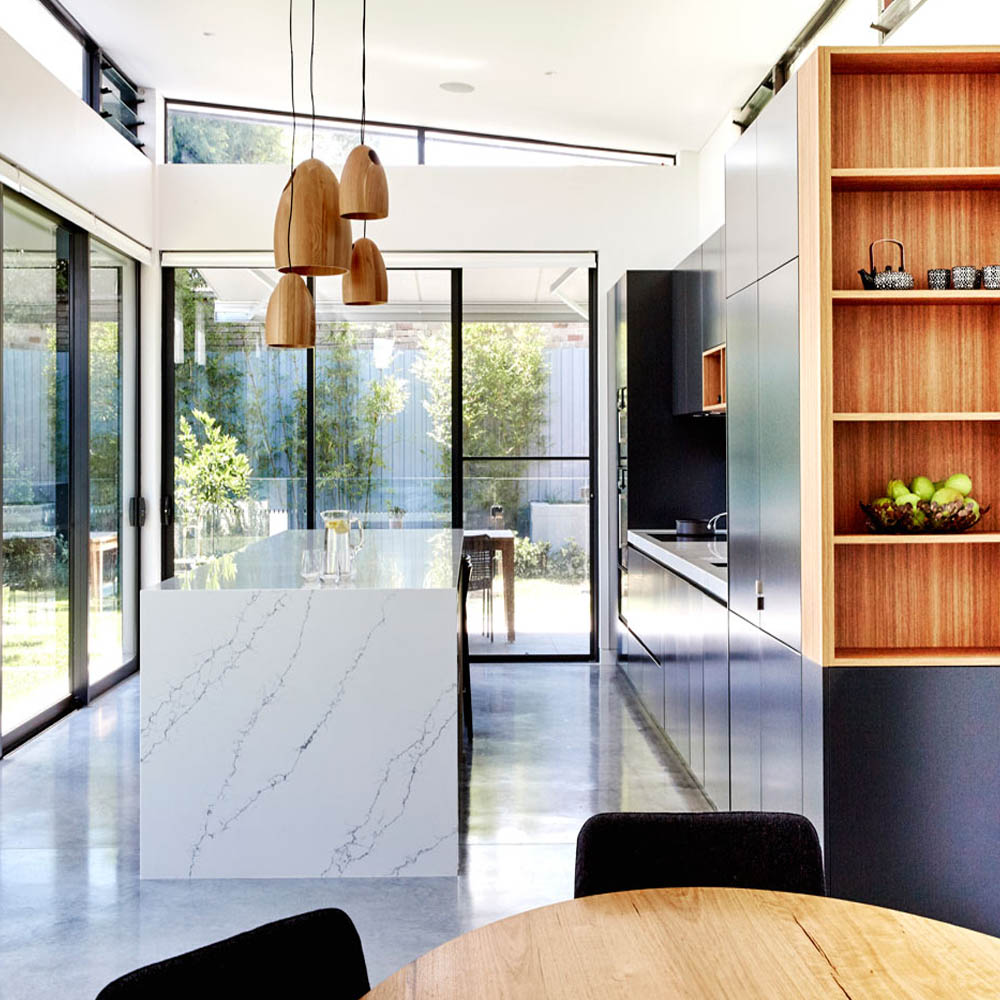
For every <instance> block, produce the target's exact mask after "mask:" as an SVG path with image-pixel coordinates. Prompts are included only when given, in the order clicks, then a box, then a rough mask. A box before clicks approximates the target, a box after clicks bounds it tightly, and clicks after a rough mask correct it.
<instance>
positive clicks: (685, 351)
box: [671, 247, 703, 416]
mask: <svg viewBox="0 0 1000 1000" xmlns="http://www.w3.org/2000/svg"><path fill="white" fill-rule="evenodd" d="M673 274H674V280H673V291H674V294H673V302H674V308H673V329H672V333H671V339H672V342H673V362H674V377H673V411H674V413H675V414H676V415H678V416H680V415H684V414H689V413H699V412H701V409H702V405H701V402H702V398H701V353H702V339H703V331H702V248H701V247H698V249H697V250H695V251H694V252H693V253H691V254H689V255H688V256H687V257H686V258H685V259H684V260H683V261H682V262H681V263H680V265H679V266H678V267H677V268H676V269H675V270H674V272H673Z"/></svg>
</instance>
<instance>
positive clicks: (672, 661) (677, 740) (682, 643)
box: [661, 568, 699, 763]
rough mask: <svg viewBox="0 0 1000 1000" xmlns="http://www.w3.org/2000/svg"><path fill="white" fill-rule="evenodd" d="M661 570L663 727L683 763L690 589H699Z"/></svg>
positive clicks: (687, 754)
mask: <svg viewBox="0 0 1000 1000" xmlns="http://www.w3.org/2000/svg"><path fill="white" fill-rule="evenodd" d="M661 571H662V573H663V574H664V581H665V585H664V593H665V614H666V618H667V623H668V624H667V629H666V634H665V637H664V648H663V675H664V679H663V683H664V692H663V697H664V708H663V728H664V730H665V732H666V734H667V735H668V736H669V737H670V740H671V742H672V743H673V744H674V746H675V747H676V748H677V751H678V753H680V755H681V757H683V758H684V761H685V763H690V760H691V718H690V711H691V709H690V669H691V660H692V657H693V642H692V640H693V638H694V637H693V634H692V633H693V630H692V628H691V621H690V618H689V614H690V610H691V602H692V593H694V594H697V593H699V591H697V590H696V589H695V587H694V585H693V584H691V583H689V582H688V581H687V580H685V579H683V578H682V577H680V576H678V575H677V574H676V573H672V572H670V570H668V569H665V568H661Z"/></svg>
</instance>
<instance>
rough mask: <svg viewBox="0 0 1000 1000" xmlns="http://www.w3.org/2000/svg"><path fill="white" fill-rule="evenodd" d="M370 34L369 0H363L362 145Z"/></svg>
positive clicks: (362, 141) (362, 139) (362, 142)
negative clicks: (367, 42)
mask: <svg viewBox="0 0 1000 1000" xmlns="http://www.w3.org/2000/svg"><path fill="white" fill-rule="evenodd" d="M367 34H368V0H361V145H362V146H363V145H364V144H365V109H366V106H365V78H366V76H367V71H368V53H367V48H366V44H365V43H366V37H367Z"/></svg>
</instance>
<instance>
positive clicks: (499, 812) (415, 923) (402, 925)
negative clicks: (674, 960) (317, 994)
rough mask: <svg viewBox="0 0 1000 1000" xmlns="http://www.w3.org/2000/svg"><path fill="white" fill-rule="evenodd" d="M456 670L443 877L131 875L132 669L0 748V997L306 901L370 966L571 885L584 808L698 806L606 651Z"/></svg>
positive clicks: (60, 987) (70, 991)
mask: <svg viewBox="0 0 1000 1000" xmlns="http://www.w3.org/2000/svg"><path fill="white" fill-rule="evenodd" d="M472 686H473V699H474V718H475V726H476V738H475V744H474V751H473V754H472V759H471V764H470V766H469V769H468V774H467V776H466V777H467V781H468V789H467V791H468V794H467V796H466V803H467V807H466V814H465V817H464V822H463V828H464V829H463V837H462V848H461V859H462V874H461V875H459V877H458V878H457V879H454V878H430V879H413V878H411V879H327V880H297V879H295V880H293V879H288V880H250V879H246V880H244V879H240V880H226V881H223V880H194V881H190V882H180V881H144V882H140V881H139V877H138V869H139V859H138V791H139V789H138V724H137V716H138V700H139V699H138V695H139V683H138V678H132V679H130V680H128V681H126V682H125V683H123V684H121V685H119V686H118V687H117V688H115V689H113V690H112V691H110V692H108V693H107V694H106V695H104V696H103V697H102V698H100V699H98V700H97V701H95V702H94V703H93V704H92V705H91V706H90V707H89V708H87V709H85V710H83V711H79V712H75V713H73V714H72V715H71V716H69V717H68V718H66V719H64V720H63V721H61V722H60V723H58V724H56V725H55V726H53V727H52V728H51V729H49V730H48V731H47V732H45V733H43V734H42V735H40V736H39V737H37V738H36V739H35V740H33V741H31V742H30V743H28V744H26V745H25V746H23V747H22V748H20V749H19V750H16V751H15V752H14V753H13V754H11V755H9V756H8V757H6V758H4V759H3V760H0V998H2V1000H20V998H28V997H31V998H39V997H61V998H65V1000H74V998H92V997H94V995H95V994H96V993H97V992H98V990H99V989H100V988H101V987H102V986H103V985H104V984H105V983H106V982H108V981H109V980H110V979H113V978H114V977H115V976H117V975H120V974H121V973H123V972H126V971H127V970H129V969H132V968H135V967H136V966H139V965H143V964H145V963H147V962H151V961H154V960H156V959H159V958H163V957H165V956H168V955H172V954H177V953H178V952H182V951H185V950H187V949H190V948H194V947H197V946H198V945H201V944H205V943H207V942H209V941H213V940H217V939H218V938H221V937H225V936H227V935H229V934H234V933H236V932H238V931H241V930H246V929H248V928H251V927H254V926H256V925H258V924H260V923H263V922H265V921H267V920H272V919H275V918H277V917H280V916H285V915H288V914H291V913H297V912H301V911H303V910H308V909H313V908H315V907H320V906H339V907H342V908H343V909H344V910H346V911H347V912H348V913H349V914H350V915H351V917H352V918H353V920H354V922H355V923H356V924H357V927H358V930H359V932H360V934H361V939H362V941H363V942H364V948H365V954H366V956H367V960H368V969H369V975H370V977H371V981H372V983H376V982H378V981H379V980H381V979H383V978H384V977H386V976H388V975H389V974H391V973H392V972H393V971H395V970H396V969H397V968H399V967H400V966H401V965H403V964H405V963H406V962H408V961H410V960H411V959H413V958H415V957H416V956H418V955H420V954H422V953H423V952H425V951H427V950H429V949H430V948H433V947H435V946H436V945H438V944H441V943H442V942H444V941H446V940H448V939H449V938H452V937H455V936H456V935H458V934H461V933H463V932H464V931H467V930H470V929H471V928H473V927H478V926H480V925H482V924H484V923H487V922H489V921H492V920H496V919H499V918H501V917H504V916H508V915H510V914H512V913H517V912H519V911H522V910H526V909H529V908H531V907H535V906H542V905H545V904H547V903H551V902H555V901H557V900H560V899H566V898H568V897H570V896H572V894H573V857H574V844H575V839H576V834H577V831H578V830H579V828H580V825H581V823H582V822H583V821H584V819H586V818H587V817H588V816H589V815H591V814H592V813H595V812H600V811H604V810H615V809H662V810H700V809H706V808H708V804H707V802H706V801H705V799H704V798H703V797H702V796H701V794H700V793H699V791H698V789H697V788H696V787H694V786H693V785H692V783H691V780H690V778H689V777H688V775H687V773H686V772H685V771H684V769H683V768H682V767H681V766H680V764H679V763H678V761H677V760H676V758H675V757H674V756H673V755H672V753H671V752H670V751H669V750H667V749H666V748H665V747H664V745H663V744H662V742H661V741H660V740H658V739H656V738H654V737H652V736H651V734H650V733H649V732H648V731H647V728H646V726H645V723H644V721H643V718H642V716H641V715H640V714H639V713H638V712H637V710H636V709H635V707H634V702H633V701H632V700H631V695H630V693H629V692H628V691H627V682H625V681H623V680H622V679H621V678H619V677H618V676H617V675H616V674H615V670H614V668H613V667H596V666H589V665H586V664H551V665H546V664H539V663H534V664H504V665H489V664H483V665H474V666H473V674H472Z"/></svg>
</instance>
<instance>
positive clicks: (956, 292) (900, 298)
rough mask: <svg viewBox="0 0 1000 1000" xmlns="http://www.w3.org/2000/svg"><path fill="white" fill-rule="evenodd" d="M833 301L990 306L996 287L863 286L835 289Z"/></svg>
mask: <svg viewBox="0 0 1000 1000" xmlns="http://www.w3.org/2000/svg"><path fill="white" fill-rule="evenodd" d="M997 255H998V256H1000V249H998V250H997ZM866 263H867V262H866ZM988 263H992V262H988ZM833 304H834V305H835V306H837V305H840V306H877V305H881V306H913V305H935V306H970V305H971V306H993V305H1000V290H997V291H994V290H992V289H988V290H984V289H981V288H975V289H970V290H968V291H962V290H960V289H953V288H952V289H947V290H945V291H943V292H937V291H934V290H932V289H930V288H915V289H913V290H911V291H905V292H882V291H871V292H869V291H864V290H863V289H861V290H858V289H837V290H836V291H835V292H834V293H833Z"/></svg>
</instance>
